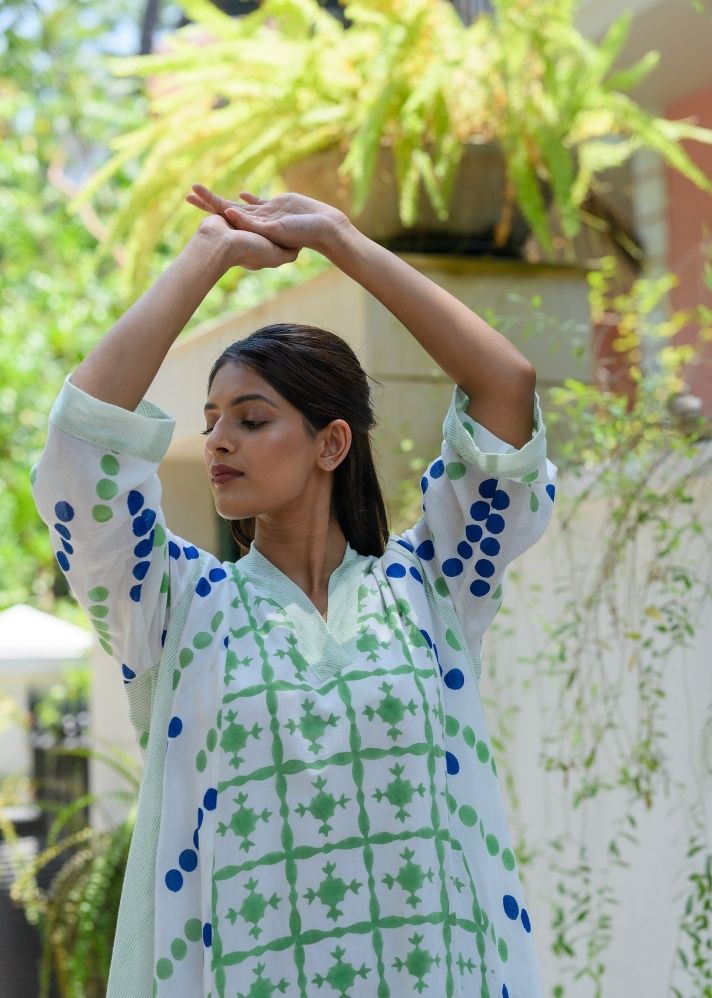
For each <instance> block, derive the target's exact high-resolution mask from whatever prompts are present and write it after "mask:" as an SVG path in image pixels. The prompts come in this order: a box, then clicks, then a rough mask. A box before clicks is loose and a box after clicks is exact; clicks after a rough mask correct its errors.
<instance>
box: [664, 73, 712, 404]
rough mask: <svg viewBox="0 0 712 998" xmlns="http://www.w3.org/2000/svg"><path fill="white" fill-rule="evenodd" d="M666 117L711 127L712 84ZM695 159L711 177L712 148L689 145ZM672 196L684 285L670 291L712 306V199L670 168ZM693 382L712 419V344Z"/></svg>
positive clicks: (674, 256) (675, 257)
mask: <svg viewBox="0 0 712 998" xmlns="http://www.w3.org/2000/svg"><path fill="white" fill-rule="evenodd" d="M663 115H664V117H666V118H673V119H676V118H693V119H696V120H693V123H694V124H696V125H701V126H702V127H704V128H712V86H710V87H707V88H706V89H704V90H698V91H697V92H696V93H693V94H688V95H687V96H686V97H682V98H679V99H678V100H675V101H673V102H671V103H670V104H668V105H667V106H666V107H665V108H664V110H663ZM684 148H685V151H686V152H687V154H688V155H689V157H690V159H692V161H693V162H694V163H695V164H696V166H698V167H699V169H701V170H702V171H703V173H705V175H706V176H708V177H710V178H712V145H706V144H703V143H701V142H685V143H684ZM665 173H666V182H667V196H668V217H667V221H668V235H669V243H668V267H669V269H670V270H671V271H673V273H675V274H677V275H678V276H679V278H680V283H679V285H678V286H677V287H676V288H675V289H674V290H673V291H672V292H671V301H672V305H673V307H674V308H675V309H678V308H691V307H694V306H695V305H699V304H700V303H701V304H704V305H706V306H708V307H709V308H712V290H710V289H709V288H708V287H706V285H705V283H704V280H703V273H702V270H703V255H702V253H701V252H700V244H701V243H702V241H703V239H705V228H706V230H707V235H706V240H707V243H708V245H712V195H709V194H706V193H705V192H704V191H701V190H699V188H697V187H696V186H695V185H694V184H693V183H692V181H690V180H688V179H687V178H686V177H683V175H682V174H681V173H677V172H676V171H674V170H671V169H670V168H669V167H666V169H665ZM698 328H699V327H698V326H694V327H692V326H690V327H686V328H685V329H683V331H682V332H681V333H680V336H679V342H683V343H689V342H691V341H692V340H693V339H694V338H695V335H696V333H697V330H698ZM688 382H689V386H690V388H691V390H692V391H693V392H694V394H695V395H699V396H700V397H701V398H702V399H703V400H704V404H705V415H707V416H709V417H712V343H706V344H705V345H704V349H703V351H702V354H701V358H700V362H699V363H698V364H696V365H695V366H694V367H691V368H690V370H689V371H688Z"/></svg>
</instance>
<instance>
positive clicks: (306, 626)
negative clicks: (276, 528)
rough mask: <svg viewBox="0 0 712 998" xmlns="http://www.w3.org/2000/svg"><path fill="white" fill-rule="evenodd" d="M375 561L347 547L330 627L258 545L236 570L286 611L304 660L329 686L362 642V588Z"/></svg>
mask: <svg viewBox="0 0 712 998" xmlns="http://www.w3.org/2000/svg"><path fill="white" fill-rule="evenodd" d="M374 561H375V558H374V557H373V556H371V555H361V554H359V553H358V552H357V551H354V549H353V548H352V547H351V545H350V544H348V543H347V545H346V551H345V553H344V558H343V561H342V562H341V564H340V565H339V566H338V567H337V568H336V569H335V570H334V571H333V572H332V573H331V576H330V578H329V590H328V610H327V617H328V623H327V621H325V620H324V618H323V617H322V615H321V614H320V613H319V611H318V610H317V608H316V607H315V605H314V604H313V603H312V601H311V600H310V599H309V597H308V596H307V594H306V593H305V592H304V590H303V589H301V588H300V587H299V586H298V585H297V584H296V582H293V581H292V579H290V578H289V576H287V575H285V574H284V572H281V571H280V570H279V569H278V568H277V567H276V566H275V565H273V564H272V562H271V561H269V560H268V559H267V558H265V556H264V555H263V554H262V553H261V552H260V551H258V550H257V548H256V547H255V545H254V542H253V543H252V545H251V546H250V550H249V551H248V552H247V554H245V555H244V556H243V557H242V558H240V560H239V561H238V562H237V564H236V569H237V571H238V572H239V573H241V574H242V575H245V576H246V577H247V578H249V579H250V580H251V581H252V582H254V583H256V584H258V586H259V590H260V594H261V595H264V596H269V597H271V598H272V599H274V600H275V601H276V602H277V603H278V604H279V605H280V606H281V607H283V608H284V610H285V612H286V613H287V616H288V617H289V619H290V621H291V622H292V624H293V626H294V634H295V636H296V638H297V641H298V643H299V649H300V651H301V653H302V655H303V657H304V658H305V659H306V661H307V662H308V663H309V667H310V669H311V671H312V672H313V673H314V675H315V676H316V678H317V679H318V680H319V682H324V681H325V680H326V679H328V678H329V677H331V676H333V675H334V674H335V673H337V672H338V671H339V670H340V669H342V668H343V667H344V666H345V665H348V664H349V663H350V662H352V661H353V657H354V654H355V652H356V641H357V639H358V587H359V584H360V583H361V581H362V579H363V578H364V576H365V575H367V574H368V573H369V572H370V570H371V566H372V564H373V562H374ZM335 635H338V638H337V637H335Z"/></svg>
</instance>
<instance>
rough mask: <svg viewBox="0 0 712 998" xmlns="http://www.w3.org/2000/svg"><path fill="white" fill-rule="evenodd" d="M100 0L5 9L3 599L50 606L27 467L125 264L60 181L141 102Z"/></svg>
mask: <svg viewBox="0 0 712 998" xmlns="http://www.w3.org/2000/svg"><path fill="white" fill-rule="evenodd" d="M94 6H95V5H93V4H90V3H88V2H86V0H82V2H76V0H71V2H70V0H58V2H55V3H53V4H52V5H51V6H50V7H49V8H45V7H37V6H36V5H35V4H33V3H30V2H28V0H14V2H13V0H10V2H9V3H7V4H4V5H3V10H2V17H3V27H4V33H3V38H2V46H3V49H4V52H3V57H2V69H1V70H0V138H1V139H2V141H0V218H2V225H0V478H2V481H3V482H4V483H5V484H6V487H5V488H4V489H3V490H2V493H1V494H0V565H2V588H1V590H0V607H5V606H8V605H10V604H12V603H15V602H19V601H22V600H24V599H25V598H26V597H27V595H28V593H29V592H30V591H32V590H34V592H35V594H36V596H37V599H38V600H39V601H40V602H41V603H44V605H45V606H46V607H48V608H49V607H50V606H51V601H52V597H53V590H54V587H55V570H54V559H53V557H52V554H51V552H50V551H49V544H48V539H47V530H46V527H44V525H43V524H42V523H41V522H40V521H39V520H38V517H37V514H36V511H35V508H34V503H33V501H32V495H31V492H30V482H29V467H30V464H31V463H32V461H33V460H35V459H36V458H37V456H38V454H39V450H40V449H41V446H42V443H43V440H44V436H45V434H46V428H47V414H48V412H49V409H50V406H51V404H52V401H53V399H54V396H55V395H56V393H57V391H58V390H59V387H60V385H61V383H62V380H63V379H64V377H65V375H66V374H67V373H68V371H69V370H71V369H72V367H74V366H76V364H77V363H78V362H79V360H80V359H81V358H82V357H83V356H84V354H85V353H87V352H88V350H89V349H90V347H91V346H92V345H93V343H94V342H95V340H96V339H97V337H98V335H99V333H100V332H103V330H104V329H105V328H106V327H107V326H108V325H109V324H110V323H111V321H113V319H114V318H115V317H116V315H117V309H116V291H115V286H116V279H115V273H113V272H112V270H111V268H109V267H106V266H105V267H103V268H100V269H97V267H96V262H95V259H94V252H95V247H96V236H95V235H92V233H91V232H90V231H89V230H88V229H87V227H86V225H85V224H84V222H83V221H82V219H80V218H79V217H77V216H76V215H75V214H71V213H69V212H68V211H67V200H68V199H67V195H66V193H65V192H64V190H63V188H64V186H65V185H67V184H68V185H70V186H71V181H70V180H69V177H68V175H67V174H66V172H65V165H66V160H67V156H68V154H69V151H70V149H71V150H72V151H73V153H74V155H75V156H76V157H77V158H78V159H79V160H81V158H82V157H85V156H87V155H89V153H90V151H91V150H92V149H93V148H95V147H96V143H97V142H99V143H100V142H101V141H102V139H104V140H107V139H108V135H110V134H111V133H112V131H114V132H115V131H116V130H118V129H120V128H127V127H130V125H131V124H133V123H134V122H135V120H136V117H135V116H134V115H133V113H132V114H128V113H126V111H125V110H124V108H127V107H133V106H135V107H136V111H138V110H140V106H141V105H140V98H139V99H138V102H136V101H135V100H127V95H128V94H130V93H131V92H132V91H133V90H134V89H135V88H134V87H133V86H130V85H127V83H126V82H125V81H116V80H112V79H111V78H110V77H109V76H108V74H107V72H106V70H104V69H102V66H103V63H102V60H101V52H100V51H99V50H98V48H97V37H98V36H99V35H101V34H103V33H106V32H107V31H108V30H109V29H110V28H111V27H113V26H114V25H115V24H116V23H117V22H118V20H119V19H120V17H121V15H122V14H123V13H125V11H126V10H127V9H128V6H129V5H128V3H127V4H123V3H119V4H116V5H114V12H112V13H109V12H108V11H107V12H106V13H104V14H103V15H97V14H96V13H95V12H94V10H93V8H94ZM88 95H92V96H91V97H89V96H88ZM117 182H118V181H117ZM115 188H116V184H115V185H114V190H115ZM113 197H114V195H112V192H111V191H110V190H104V191H103V192H102V197H101V199H99V202H98V204H99V207H101V206H104V207H110V206H112V205H113V204H115V200H113ZM88 217H89V218H90V219H91V221H98V220H96V219H95V216H94V215H93V213H89V215H88Z"/></svg>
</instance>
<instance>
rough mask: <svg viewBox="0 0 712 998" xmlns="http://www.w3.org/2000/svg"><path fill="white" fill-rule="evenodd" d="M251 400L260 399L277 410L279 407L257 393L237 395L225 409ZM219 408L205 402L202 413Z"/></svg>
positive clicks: (213, 403)
mask: <svg viewBox="0 0 712 998" xmlns="http://www.w3.org/2000/svg"><path fill="white" fill-rule="evenodd" d="M253 399H260V401H262V402H266V403H267V405H271V406H273V407H274V408H275V409H278V408H279V406H277V405H276V404H275V403H274V402H272V401H270V399H268V398H267V397H266V396H265V395H259V394H258V393H257V392H255V393H254V394H252V395H238V396H237V397H236V398H234V399H230V401H229V402H228V404H227V405H226V406H225V408H226V409H230V408H231V407H232V406H233V405H239V404H240V403H241V402H251V401H252V400H253ZM219 408H220V406H219V405H216V404H215V402H206V403H205V405H204V406H203V412H207V411H208V409H219Z"/></svg>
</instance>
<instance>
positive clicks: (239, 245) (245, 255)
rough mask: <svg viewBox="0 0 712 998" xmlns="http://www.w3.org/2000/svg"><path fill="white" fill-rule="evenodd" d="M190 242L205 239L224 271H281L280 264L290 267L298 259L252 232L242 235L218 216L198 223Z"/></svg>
mask: <svg viewBox="0 0 712 998" xmlns="http://www.w3.org/2000/svg"><path fill="white" fill-rule="evenodd" d="M194 239H198V240H200V241H202V240H203V239H209V240H210V242H211V244H212V245H213V246H217V247H218V248H219V251H220V256H221V259H222V260H223V262H224V269H225V270H230V268H231V267H244V269H245V270H262V269H263V268H265V267H281V266H282V264H283V263H293V262H294V261H295V260H296V259H297V257H298V256H299V250H293V249H285V248H284V247H283V246H276V245H275V244H274V243H273V242H270V240H269V239H266V238H265V237H264V236H260V235H257V234H256V233H254V232H243V231H242V230H241V229H237V228H235V226H233V225H232V224H231V223H230V222H229V221H227V219H225V218H223V217H222V216H221V215H211V216H210V217H209V218H206V219H205V220H204V221H203V222H201V223H200V227H199V228H198V231H197V233H196V235H195V236H194Z"/></svg>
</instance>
